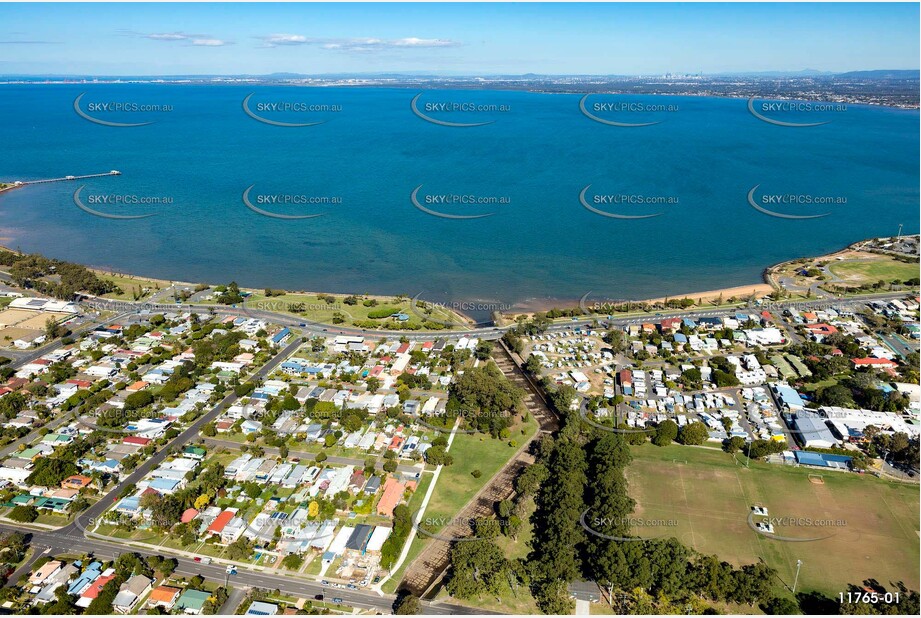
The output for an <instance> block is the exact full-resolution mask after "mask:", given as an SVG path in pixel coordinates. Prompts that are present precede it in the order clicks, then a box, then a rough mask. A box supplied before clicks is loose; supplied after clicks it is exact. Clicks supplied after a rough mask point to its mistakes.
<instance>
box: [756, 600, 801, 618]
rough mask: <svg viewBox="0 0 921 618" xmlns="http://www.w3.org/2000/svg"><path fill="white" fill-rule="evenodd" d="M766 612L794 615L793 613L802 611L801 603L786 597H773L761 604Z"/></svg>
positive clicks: (778, 614) (774, 614)
mask: <svg viewBox="0 0 921 618" xmlns="http://www.w3.org/2000/svg"><path fill="white" fill-rule="evenodd" d="M761 609H762V610H764V613H765V614H768V615H773V616H792V615H793V614H799V613H802V612H800V610H799V604H798V603H796V601H793V600H792V599H788V598H786V597H771V599H770V600H769V601H768V602H767V603H764V604H763V605H762V606H761Z"/></svg>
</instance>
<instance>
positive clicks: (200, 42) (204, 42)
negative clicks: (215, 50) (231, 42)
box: [192, 39, 228, 47]
mask: <svg viewBox="0 0 921 618" xmlns="http://www.w3.org/2000/svg"><path fill="white" fill-rule="evenodd" d="M227 44H228V43H227V41H222V40H220V39H192V45H196V46H199V47H221V46H223V45H227Z"/></svg>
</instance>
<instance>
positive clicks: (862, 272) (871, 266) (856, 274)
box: [828, 255, 918, 285]
mask: <svg viewBox="0 0 921 618" xmlns="http://www.w3.org/2000/svg"><path fill="white" fill-rule="evenodd" d="M828 269H829V270H830V271H831V272H832V273H833V274H834V275H836V276H838V277H840V278H841V279H844V280H845V281H846V282H847V283H850V284H854V285H861V284H864V283H876V282H877V281H879V280H880V279H882V280H884V281H886V282H887V283H888V282H889V281H892V280H893V279H899V280H901V281H904V280H906V279H911V278H913V277H917V276H918V265H917V264H908V263H905V262H900V261H898V260H896V259H895V258H892V257H889V256H886V255H875V256H873V257H870V258H862V259H860V260H844V261H841V262H834V261H833V262H831V263H830V264H829V265H828Z"/></svg>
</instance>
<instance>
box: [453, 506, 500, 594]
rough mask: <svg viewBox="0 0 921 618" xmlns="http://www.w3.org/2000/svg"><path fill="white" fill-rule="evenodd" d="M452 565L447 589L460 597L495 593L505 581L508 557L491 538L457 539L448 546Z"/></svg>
mask: <svg viewBox="0 0 921 618" xmlns="http://www.w3.org/2000/svg"><path fill="white" fill-rule="evenodd" d="M492 521H495V520H492ZM478 533H479V530H478ZM451 569H452V570H451V578H450V579H449V580H448V584H447V588H448V592H449V593H450V594H451V595H452V596H455V597H457V598H459V599H469V598H471V597H475V596H478V595H480V594H483V593H491V594H498V592H499V591H500V590H501V587H502V585H503V584H505V583H507V579H506V577H505V572H506V569H507V561H506V559H505V556H504V555H503V553H502V550H501V549H500V548H499V546H498V545H496V544H495V543H494V542H493V541H491V540H485V539H481V540H477V541H469V542H466V543H456V544H455V545H454V547H453V548H452V549H451Z"/></svg>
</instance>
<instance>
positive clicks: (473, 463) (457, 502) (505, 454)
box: [425, 419, 537, 531]
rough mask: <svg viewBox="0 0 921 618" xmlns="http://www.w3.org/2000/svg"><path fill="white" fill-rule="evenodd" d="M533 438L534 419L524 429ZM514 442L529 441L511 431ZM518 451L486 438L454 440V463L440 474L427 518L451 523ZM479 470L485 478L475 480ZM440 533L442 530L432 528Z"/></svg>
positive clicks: (461, 436)
mask: <svg viewBox="0 0 921 618" xmlns="http://www.w3.org/2000/svg"><path fill="white" fill-rule="evenodd" d="M524 428H525V430H526V431H527V434H526V435H527V437H528V438H530V436H531V435H533V433H534V431H535V430H536V428H537V425H536V423H535V421H534V420H533V419H529V420H528V423H526V424H525V425H524ZM512 439H513V440H516V441H517V444H519V445H520V444H522V443H523V442H524V441H525V440H526V438H525V436H522V435H521V433H520V431H519V430H518V429H517V428H516V430H514V431H512ZM517 450H518V447H517V446H516V447H512V446H509V445H508V441H507V440H499V439H496V438H492V437H490V436H488V435H484V434H458V435H456V436H455V437H454V442H453V443H452V444H451V449H450V450H449V451H448V452H449V453H450V454H451V455H452V456H453V457H454V463H453V464H451V465H450V466H445V467H444V468H442V470H441V476H439V478H438V484H437V485H436V486H435V491H434V492H433V493H432V499H431V500H429V504H428V508H427V509H426V510H425V518H426V519H429V518H432V519H433V520H435V521H437V520H438V519H442V518H443V520H450V519H451V518H453V517H455V516H457V514H458V512H459V511H460V510H461V508H463V506H464V505H465V504H467V502H469V501H470V499H471V498H473V496H474V495H476V493H477V492H478V491H479V490H480V489H481V488H482V487H483V486H485V485H486V483H488V482H489V481H490V479H492V477H493V476H495V475H496V473H497V472H498V471H499V470H500V469H502V466H504V465H505V463H506V462H507V461H508V460H509V459H510V458H511V457H512V455H514V454H515V452H516V451H517ZM474 470H479V471H480V472H481V473H482V475H481V476H480V478H474V477H473V475H472V474H471V472H473V471H474ZM433 528H434V529H435V530H436V531H437V529H440V526H433Z"/></svg>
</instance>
